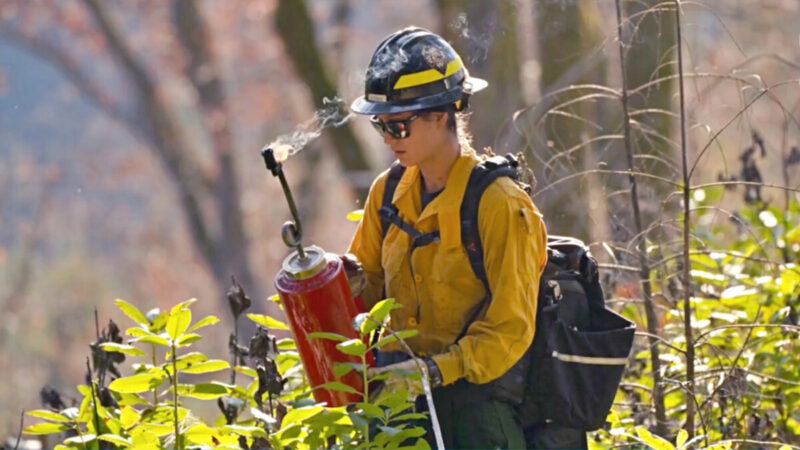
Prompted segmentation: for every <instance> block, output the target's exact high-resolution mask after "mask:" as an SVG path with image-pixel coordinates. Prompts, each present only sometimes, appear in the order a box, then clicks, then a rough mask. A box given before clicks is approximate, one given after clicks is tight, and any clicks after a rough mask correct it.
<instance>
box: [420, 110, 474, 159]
mask: <svg viewBox="0 0 800 450" xmlns="http://www.w3.org/2000/svg"><path fill="white" fill-rule="evenodd" d="M424 112H426V113H428V112H443V113H446V114H447V128H448V129H450V131H451V132H452V133H455V135H456V137H457V138H458V143H459V145H460V146H461V153H462V154H465V155H466V154H474V153H475V149H474V148H472V133H471V132H470V131H469V116H470V113H469V112H467V111H466V110H462V111H456V106H455V105H454V104H452V103H450V104H448V105H443V106H437V107H435V108H430V109H426V110H425V111H424Z"/></svg>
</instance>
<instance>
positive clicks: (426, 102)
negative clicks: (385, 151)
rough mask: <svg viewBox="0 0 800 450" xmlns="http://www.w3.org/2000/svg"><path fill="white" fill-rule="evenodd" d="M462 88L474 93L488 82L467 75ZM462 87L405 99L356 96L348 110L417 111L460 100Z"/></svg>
mask: <svg viewBox="0 0 800 450" xmlns="http://www.w3.org/2000/svg"><path fill="white" fill-rule="evenodd" d="M463 84H464V88H466V89H464V90H465V91H466V92H467V93H469V94H474V93H476V92H478V91H482V90H483V89H486V87H487V86H488V85H489V83H488V82H487V81H486V80H484V79H482V78H476V77H467V79H466V80H464V83H463ZM461 95H462V87H461V86H459V87H458V88H456V89H451V90H449V91H446V92H442V93H440V94H436V95H429V96H427V97H418V98H415V99H410V100H405V101H400V100H396V101H386V102H380V101H373V100H368V99H367V98H366V97H365V96H363V95H362V96H361V97H359V98H357V99H356V100H355V101H353V103H351V104H350V110H351V111H352V112H354V113H356V114H364V115H370V116H373V115H376V114H396V113H401V112H406V111H419V110H421V109H430V108H435V107H437V106H442V105H447V104H450V103H455V102H457V101H458V100H461Z"/></svg>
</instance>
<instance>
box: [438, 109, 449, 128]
mask: <svg viewBox="0 0 800 450" xmlns="http://www.w3.org/2000/svg"><path fill="white" fill-rule="evenodd" d="M436 126H437V127H439V128H447V113H446V112H437V113H436Z"/></svg>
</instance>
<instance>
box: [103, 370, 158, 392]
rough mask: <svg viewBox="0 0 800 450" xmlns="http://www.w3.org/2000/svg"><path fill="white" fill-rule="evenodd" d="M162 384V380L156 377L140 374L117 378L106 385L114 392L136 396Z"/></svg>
mask: <svg viewBox="0 0 800 450" xmlns="http://www.w3.org/2000/svg"><path fill="white" fill-rule="evenodd" d="M163 382H164V380H163V378H161V377H160V376H158V375H154V374H150V373H142V374H138V375H132V376H129V377H124V378H117V379H116V380H114V381H112V382H111V383H110V384H109V385H108V388H109V389H111V390H112V391H114V392H122V393H127V394H138V393H140V392H144V391H149V390H150V389H153V388H155V387H158V386H160V385H161V383H163Z"/></svg>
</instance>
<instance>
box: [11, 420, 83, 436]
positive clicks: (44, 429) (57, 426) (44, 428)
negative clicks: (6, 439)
mask: <svg viewBox="0 0 800 450" xmlns="http://www.w3.org/2000/svg"><path fill="white" fill-rule="evenodd" d="M70 428H72V427H70V426H69V425H67V424H64V423H53V422H42V423H37V424H35V425H31V426H29V427H27V428H25V429H24V430H22V432H23V433H24V434H55V433H61V432H62V431H66V430H69V429H70Z"/></svg>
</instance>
